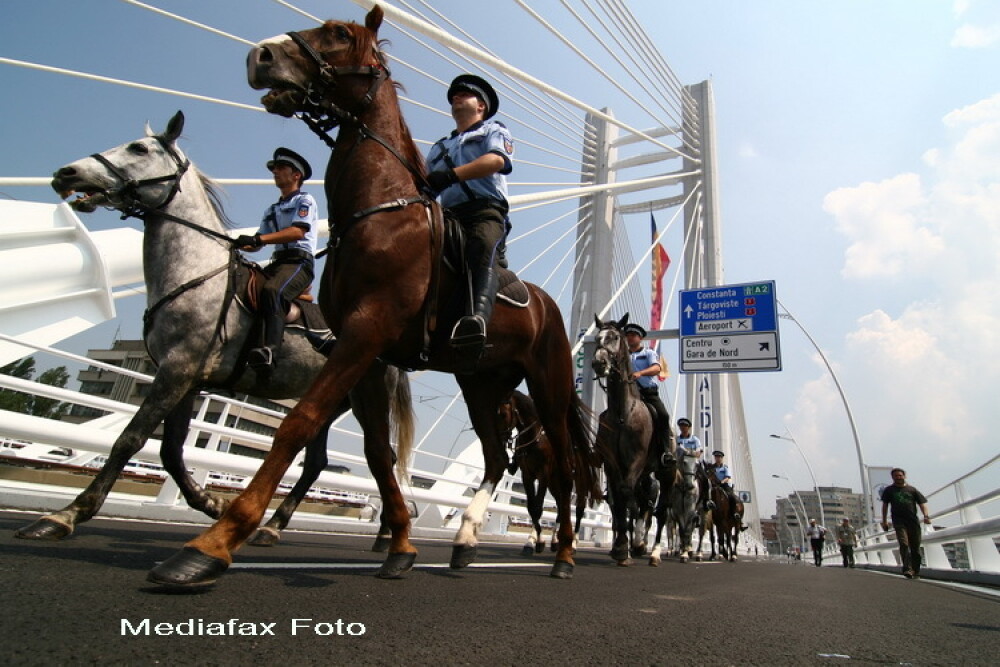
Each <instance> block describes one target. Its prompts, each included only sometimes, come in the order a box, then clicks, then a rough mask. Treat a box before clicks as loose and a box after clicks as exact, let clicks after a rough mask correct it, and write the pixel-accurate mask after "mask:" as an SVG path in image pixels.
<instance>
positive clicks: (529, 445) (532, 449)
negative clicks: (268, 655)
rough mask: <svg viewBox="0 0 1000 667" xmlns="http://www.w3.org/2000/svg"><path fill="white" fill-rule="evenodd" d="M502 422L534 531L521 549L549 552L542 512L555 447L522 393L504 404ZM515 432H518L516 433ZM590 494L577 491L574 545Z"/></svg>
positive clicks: (596, 494) (554, 545)
mask: <svg viewBox="0 0 1000 667" xmlns="http://www.w3.org/2000/svg"><path fill="white" fill-rule="evenodd" d="M500 420H501V423H502V424H503V426H504V429H505V431H506V432H507V433H508V435H507V441H508V443H509V444H510V445H511V449H512V450H513V452H512V455H511V463H510V465H509V466H508V468H507V471H508V472H510V473H512V474H513V473H514V472H515V471H517V470H520V471H521V483H522V484H523V486H524V495H525V498H526V502H527V506H528V515H529V516H530V517H531V527H532V532H531V534H530V535H529V536H528V541H527V543H526V544H525V545H524V547H523V548H522V550H521V555H523V556H531V555H534V554H536V553H542V551H544V549H545V538H544V537H542V512H543V510H544V505H545V494H546V492H547V491H548V488H549V478H550V477H551V476H552V474H553V469H554V466H555V456H554V455H553V453H552V445H551V444H550V443H549V439H548V438H547V437H546V435H545V431H544V430H543V429H542V425H541V422H540V421H539V420H538V412H537V411H536V410H535V404H534V402H533V401H532V400H531V397H530V396H527V395H526V394H523V393H521V392H520V391H515V392H513V393H512V394H511V395H510V397H509V398H508V399H507V400H506V401H504V402H503V403H501V404H500ZM514 431H517V433H516V434H515V433H514ZM599 493H600V492H599V490H596V489H595V490H593V492H592V493H591V494H590V497H591V498H597V497H599ZM587 499H588V496H587V494H583V493H580V492H579V490H578V491H577V500H576V523H575V524H574V526H573V534H574V536H575V537H574V539H573V542H574V546H575V545H576V543H577V541H578V539H579V535H580V524H581V523H582V521H583V515H584V513H585V512H586V510H587ZM552 548H553V550H556V549H557V548H558V539H557V536H556V535H553V538H552Z"/></svg>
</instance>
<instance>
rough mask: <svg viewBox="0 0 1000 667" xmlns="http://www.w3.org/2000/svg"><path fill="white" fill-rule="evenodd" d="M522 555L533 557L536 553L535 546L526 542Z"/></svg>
mask: <svg viewBox="0 0 1000 667" xmlns="http://www.w3.org/2000/svg"><path fill="white" fill-rule="evenodd" d="M521 555H522V556H524V557H526V558H531V557H532V556H534V555H535V547H533V546H531V545H530V544H525V545H524V547H522V548H521Z"/></svg>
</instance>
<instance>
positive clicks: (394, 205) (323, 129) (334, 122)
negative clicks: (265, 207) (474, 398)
mask: <svg viewBox="0 0 1000 667" xmlns="http://www.w3.org/2000/svg"><path fill="white" fill-rule="evenodd" d="M285 34H286V35H288V37H289V38H291V40H292V41H293V42H295V44H296V45H297V46H298V47H299V49H301V51H302V52H303V53H304V54H305V55H306V56H307V57H308V58H309V59H310V60H311V61H312V62H313V63H314V64H315V65H316V67H317V68H318V70H319V75H318V77H317V78H316V79H315V80H310V82H309V85H308V87H306V88H305V89H303V94H304V100H303V107H304V109H303V111H301V112H299V113H296V114H295V117H296V118H299V119H301V120H302V121H303V122H304V123H305V124H306V126H307V127H308V128H309V129H310V130H312V132H313V133H314V134H316V136H318V137H319V138H320V139H321V140H322V141H323V142H324V143H325V144H326V145H327V146H328V147H329V148H330V150H331V151H333V150H335V149H336V147H337V143H336V141H335V140H334V139H333V138H331V137H330V135H329V131H330V130H332V129H333V128H336V127H338V126H339V127H340V131H341V132H342V131H343V130H344V128H345V127H351V128H354V130H355V133H356V138H355V141H354V143H353V144H352V145H351V146H350V148H348V149H347V154H346V155H345V156H344V159H343V160H342V162H341V167H340V171H339V172H338V173H337V174H335V175H333V176H332V178H330V179H329V184H328V188H327V189H328V193H329V194H328V198H329V199H336V193H337V190H338V188H339V184H340V179H341V176H342V175H343V174H344V173H345V172H346V170H347V167H348V165H349V164H350V162H351V158H352V157H353V155H354V153H355V151H357V149H358V148H359V147H360V146H361V144H362V143H363V142H364V141H365V140H366V139H371V140H373V141H375V142H376V143H378V144H379V145H380V146H382V147H383V148H385V149H386V150H387V151H389V153H390V154H391V155H392V156H393V157H395V158H396V160H397V161H398V162H399V163H400V164H401V165H403V167H404V168H406V170H407V171H408V172H410V174H411V175H412V176H413V178H414V180H415V181H417V183H419V184H420V190H421V191H423V192H429V191H430V185H429V184H428V183H427V178H426V176H425V175H424V174H423V172H422V171H421V170H420V169H419V168H418V166H417V165H415V164H413V163H412V162H411V161H410V160H408V159H407V158H406V156H405V155H403V154H402V153H401V152H400V151H399V149H398V148H396V147H395V146H393V145H392V144H390V143H389V142H388V141H386V140H385V139H384V138H383V137H381V136H380V135H379V134H378V133H376V132H375V131H373V130H372V129H371V128H370V127H368V126H367V125H366V124H365V123H364V122H363V121H362V120H361V119H360V118H359V116H360V115H361V114H362V113H363V112H364V111H366V110H367V109H368V107H370V106H371V105H372V103H373V102H374V101H375V96H376V94H377V93H378V90H379V88H380V87H381V86H382V84H383V83H385V82H386V81H389V79H390V77H391V73H390V72H389V69H388V68H387V67H386V66H385V63H384V59H383V57H382V54H381V53H380V52H379V51H378V49H374V52H375V60H376V62H377V64H375V65H362V66H337V67H334V66H331V65H330V64H329V63H327V62H326V60H324V59H323V56H322V55H321V54H320V53H319V52H317V51H316V49H314V48H313V47H312V45H311V44H309V42H308V41H306V39H305V38H304V37H303V36H302V35H301V34H300V33H298V32H288V33H285ZM343 76H368V77H371V79H372V81H371V85H369V87H368V91H367V92H366V93H365V95H364V96H363V97H362V98H361V99H360V101H359V103H358V108H357V110H356V113H352V112H350V111H348V110H346V109H344V108H342V107H340V106H338V105H337V104H335V103H334V102H332V101H329V100H328V99H327V97H328V93H329V92H330V91H333V90H336V88H337V87H338V85H339V79H340V77H343ZM338 138H339V134H338ZM413 204H422V205H423V206H424V207H425V208H427V209H430V210H433V202H432V201H431V199H430V198H428V197H427V196H425V195H424V194H420V193H419V192H418V194H417V195H415V196H410V197H401V198H399V199H395V200H392V201H389V202H385V203H382V204H377V205H375V206H371V207H369V208H365V209H362V210H360V211H355V212H354V213H353V214H352V215H351V216H350V217H348V218H347V219H346V220H343V221H340V222H338V221H334V220H331V221H330V223H329V225H330V240H329V241H328V242H327V248H328V249H330V250H332V251H334V252H336V250H337V248H339V246H340V243H341V240H342V239H343V238H344V236H345V235H346V234H347V232H348V231H349V230H350V229H351V228H352V227H353V226H354V225H355V223H357V222H359V221H361V220H364V219H365V218H367V217H368V216H370V215H374V214H376V213H385V212H390V211H398V210H402V209H404V208H406V207H408V206H411V205H413ZM428 223H429V226H430V246H431V247H430V250H431V257H434V256H435V255H436V253H437V250H438V239H437V236H438V234H437V230H436V222H435V216H434V215H433V214H432V215H429V216H428ZM442 240H443V239H442ZM432 265H433V266H434V267H435V268H434V270H433V273H432V276H431V285H430V289H429V294H430V296H429V304H428V307H427V308H426V309H425V313H424V335H423V338H424V341H423V347H422V349H421V351H420V354H419V359H420V361H421V362H422V363H426V362H427V361H428V360H429V359H430V348H431V332H432V331H433V329H434V327H435V326H436V320H437V302H436V296H434V295H436V293H437V283H438V280H439V272H438V271H437V268H436V267H437V262H432Z"/></svg>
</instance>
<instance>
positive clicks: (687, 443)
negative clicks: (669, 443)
mask: <svg viewBox="0 0 1000 667" xmlns="http://www.w3.org/2000/svg"><path fill="white" fill-rule="evenodd" d="M677 449H686V450H688V451H689V452H696V451H698V450H699V449H701V440H699V439H698V436H696V435H689V436H688V437H686V438H683V437H681V436H677Z"/></svg>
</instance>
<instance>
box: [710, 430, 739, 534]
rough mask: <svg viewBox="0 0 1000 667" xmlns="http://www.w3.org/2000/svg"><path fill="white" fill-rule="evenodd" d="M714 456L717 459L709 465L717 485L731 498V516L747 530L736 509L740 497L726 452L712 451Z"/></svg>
mask: <svg viewBox="0 0 1000 667" xmlns="http://www.w3.org/2000/svg"><path fill="white" fill-rule="evenodd" d="M712 456H713V457H714V458H715V461H714V462H713V463H712V464H711V465H710V466H709V467H708V468H709V471H710V472H711V473H712V474H713V475H714V476H715V483H716V485H717V486H718V487H719V488H721V489H722V491H723V493H725V494H726V497H727V498H728V499H729V516H730V517H731V518H732V519H733V521H739V522H741V523H740V530H741V531H742V530H746V529H747V527H746V526H745V525H743V524H742V517H740V514H739V512H737V511H736V507H737V506H736V503H738V502H739V499H738V498H737V497H736V492H735V491H733V474H732V473H731V472H730V471H729V466H727V465H726V463H725V461H724V460H723V459H724V458H725V456H726V455H725V454H724V453H723V452H720V451H719V450H715V451H714V452H712Z"/></svg>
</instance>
